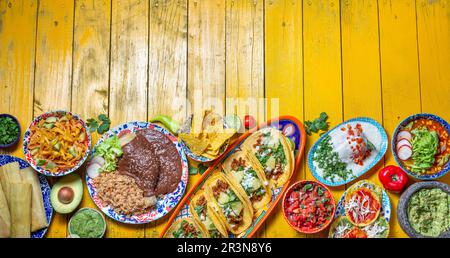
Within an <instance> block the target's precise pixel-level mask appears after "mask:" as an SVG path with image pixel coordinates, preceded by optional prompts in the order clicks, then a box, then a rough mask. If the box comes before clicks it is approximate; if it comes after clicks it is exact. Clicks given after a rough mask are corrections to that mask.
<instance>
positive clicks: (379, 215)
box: [329, 180, 391, 238]
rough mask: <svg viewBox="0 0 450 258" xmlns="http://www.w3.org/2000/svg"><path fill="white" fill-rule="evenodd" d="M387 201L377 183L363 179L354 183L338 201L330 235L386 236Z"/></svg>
mask: <svg viewBox="0 0 450 258" xmlns="http://www.w3.org/2000/svg"><path fill="white" fill-rule="evenodd" d="M390 217H391V202H390V200H389V197H388V195H387V193H386V191H384V190H383V189H382V188H381V187H380V186H378V185H375V184H373V183H371V182H369V181H367V180H361V181H358V182H356V183H354V184H353V185H352V186H351V187H350V188H349V189H348V190H347V191H345V192H344V194H343V195H342V197H341V199H340V200H339V202H338V205H337V208H336V214H335V216H334V221H333V223H332V225H331V227H330V231H329V237H330V238H386V237H388V235H389V221H390Z"/></svg>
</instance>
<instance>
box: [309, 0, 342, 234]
mask: <svg viewBox="0 0 450 258" xmlns="http://www.w3.org/2000/svg"><path fill="white" fill-rule="evenodd" d="M303 17H304V24H303V37H304V91H305V93H304V94H305V97H304V99H305V100H304V105H305V120H312V119H315V118H317V117H318V116H319V114H320V113H321V112H326V113H327V114H328V115H329V122H330V127H332V126H335V125H336V124H338V123H340V122H342V119H343V113H342V78H341V34H340V6H339V1H337V0H318V1H304V2H303ZM318 138H319V135H317V134H314V135H312V136H310V137H307V143H306V150H307V152H306V153H305V155H307V153H308V151H309V149H310V147H311V146H312V144H313V143H314V142H315V141H317V139H318ZM305 157H306V156H305ZM306 178H307V179H311V180H315V178H314V177H313V176H312V174H311V171H310V170H309V169H308V170H307V172H306ZM343 189H344V187H333V188H331V190H332V191H333V196H334V199H335V200H336V201H338V200H339V198H340V197H341V195H342V193H343ZM326 233H327V232H322V233H319V234H314V235H311V236H308V237H325V236H326Z"/></svg>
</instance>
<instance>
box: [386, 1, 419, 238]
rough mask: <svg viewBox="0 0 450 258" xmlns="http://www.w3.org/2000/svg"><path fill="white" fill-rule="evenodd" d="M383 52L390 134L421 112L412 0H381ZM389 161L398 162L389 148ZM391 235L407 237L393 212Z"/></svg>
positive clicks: (394, 200) (394, 207)
mask: <svg viewBox="0 0 450 258" xmlns="http://www.w3.org/2000/svg"><path fill="white" fill-rule="evenodd" d="M378 4H379V6H378V8H379V25H380V52H381V80H382V87H383V95H382V96H383V125H384V128H385V129H386V132H387V133H388V135H389V136H390V135H391V134H392V132H393V131H394V130H395V127H396V126H397V125H398V123H399V122H400V121H401V120H402V119H404V118H405V117H407V116H408V115H411V114H414V113H419V112H420V111H421V109H420V85H419V70H418V58H417V33H416V13H415V6H414V3H413V2H412V1H409V0H396V1H389V0H380V1H379V3H378ZM385 161H386V165H389V164H395V161H394V158H393V156H392V153H391V152H390V150H388V152H387V154H386V156H385ZM389 197H390V199H391V203H392V210H393V211H396V210H397V202H398V199H399V197H400V196H399V195H398V194H392V193H389ZM391 220H392V221H393V223H391V233H390V236H391V237H406V234H405V233H404V232H403V231H402V229H401V228H400V226H399V224H398V222H397V214H396V212H392V215H391Z"/></svg>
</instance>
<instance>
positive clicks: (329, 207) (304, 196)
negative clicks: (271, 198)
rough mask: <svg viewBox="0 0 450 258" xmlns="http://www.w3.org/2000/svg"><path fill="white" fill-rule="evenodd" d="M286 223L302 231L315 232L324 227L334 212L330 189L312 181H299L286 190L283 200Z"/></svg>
mask: <svg viewBox="0 0 450 258" xmlns="http://www.w3.org/2000/svg"><path fill="white" fill-rule="evenodd" d="M283 208H284V214H285V218H286V219H287V221H288V223H289V224H290V225H291V226H293V227H294V228H295V229H296V230H298V231H300V232H302V233H316V232H319V231H321V230H322V229H324V228H326V227H327V226H328V224H329V223H330V222H331V220H332V218H333V216H334V212H335V209H336V207H335V202H334V199H333V196H332V195H331V193H330V191H329V190H328V189H327V188H326V187H325V186H323V185H322V184H320V183H318V182H314V181H300V182H298V183H296V184H294V185H292V186H291V188H290V189H289V190H288V191H287V192H286V195H285V198H284V202H283Z"/></svg>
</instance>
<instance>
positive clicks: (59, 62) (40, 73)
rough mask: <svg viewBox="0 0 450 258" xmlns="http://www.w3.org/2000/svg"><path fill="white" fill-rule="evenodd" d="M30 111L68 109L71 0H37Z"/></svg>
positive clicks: (35, 112)
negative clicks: (34, 60)
mask: <svg viewBox="0 0 450 258" xmlns="http://www.w3.org/2000/svg"><path fill="white" fill-rule="evenodd" d="M39 3H40V4H39V13H38V30H37V46H36V79H35V99H34V115H39V114H41V113H42V112H46V111H49V110H53V109H63V110H69V109H70V101H71V85H72V40H73V39H72V36H73V14H74V3H73V1H58V0H42V1H40V2H39Z"/></svg>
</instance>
